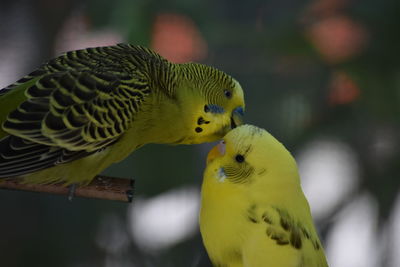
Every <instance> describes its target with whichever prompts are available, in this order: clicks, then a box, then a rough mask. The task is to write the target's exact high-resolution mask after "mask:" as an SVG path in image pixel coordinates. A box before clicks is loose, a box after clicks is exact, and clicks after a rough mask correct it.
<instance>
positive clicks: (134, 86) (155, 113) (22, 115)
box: [0, 44, 244, 184]
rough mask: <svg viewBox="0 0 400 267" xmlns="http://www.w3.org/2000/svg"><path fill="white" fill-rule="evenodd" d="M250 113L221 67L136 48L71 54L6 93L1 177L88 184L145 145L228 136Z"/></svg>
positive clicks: (0, 95) (1, 97) (1, 109)
mask: <svg viewBox="0 0 400 267" xmlns="http://www.w3.org/2000/svg"><path fill="white" fill-rule="evenodd" d="M243 112H244V98H243V91H242V88H241V87H240V85H239V83H238V82H237V81H236V80H235V79H233V78H232V77H230V76H229V75H227V74H225V73H224V72H222V71H219V70H217V69H215V68H212V67H209V66H205V65H201V64H196V63H187V64H173V63H171V62H169V61H167V60H166V59H164V58H163V57H161V56H160V55H158V54H157V53H155V52H153V51H151V50H150V49H147V48H144V47H141V46H134V45H128V44H119V45H116V46H107V47H95V48H87V49H82V50H77V51H70V52H67V53H65V54H63V55H61V56H59V57H57V58H55V59H52V60H50V61H49V62H47V63H45V64H43V65H42V66H41V67H39V68H38V69H37V70H35V71H34V72H32V73H30V74H29V75H27V76H25V77H24V78H22V79H20V80H18V81H17V82H16V83H14V84H12V85H10V86H8V87H6V88H4V89H2V90H1V91H0V123H1V129H0V178H5V177H13V176H19V177H23V178H24V179H25V181H26V182H27V183H54V182H62V183H64V184H85V183H88V182H90V181H91V180H92V179H93V178H94V177H95V176H96V175H97V174H99V173H100V172H101V171H102V170H104V169H105V168H107V167H108V166H109V165H111V164H112V163H114V162H118V161H120V160H122V159H124V158H125V157H126V156H128V155H129V154H130V153H131V152H133V151H134V150H135V149H137V148H139V147H140V146H142V145H145V144H148V143H162V144H196V143H202V142H211V141H215V140H217V139H220V138H222V137H223V136H224V135H225V134H226V133H227V132H228V131H229V130H230V129H231V128H234V127H236V126H237V125H240V124H241V119H242V115H243Z"/></svg>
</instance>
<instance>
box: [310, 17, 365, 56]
mask: <svg viewBox="0 0 400 267" xmlns="http://www.w3.org/2000/svg"><path fill="white" fill-rule="evenodd" d="M308 36H309V38H310V40H311V42H312V43H313V45H314V46H315V48H316V50H317V51H318V52H319V53H320V54H321V56H322V57H323V58H324V59H325V60H326V61H327V62H329V63H340V62H343V61H345V60H348V59H350V58H351V57H353V56H355V55H357V54H359V53H360V52H361V51H362V49H363V48H364V46H365V44H366V41H367V33H366V30H365V28H364V27H363V26H361V25H360V24H358V23H356V22H354V21H353V20H352V19H350V18H348V17H346V16H341V15H340V16H339V15H338V16H333V17H328V18H324V19H321V20H320V21H318V22H316V23H314V24H312V25H311V26H310V27H309V29H308Z"/></svg>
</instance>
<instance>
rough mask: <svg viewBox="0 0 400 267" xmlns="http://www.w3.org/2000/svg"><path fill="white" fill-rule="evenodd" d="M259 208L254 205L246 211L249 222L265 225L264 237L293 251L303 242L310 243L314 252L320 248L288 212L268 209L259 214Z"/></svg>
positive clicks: (305, 229)
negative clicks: (290, 247) (259, 222)
mask: <svg viewBox="0 0 400 267" xmlns="http://www.w3.org/2000/svg"><path fill="white" fill-rule="evenodd" d="M259 212H260V211H259V208H258V207H257V206H255V205H252V206H250V208H249V209H248V210H247V214H248V217H249V221H251V222H252V223H258V219H257V218H261V220H260V221H261V222H264V223H265V225H266V228H265V233H266V235H267V236H268V237H269V238H270V239H272V240H275V241H276V244H278V245H290V246H292V247H293V248H295V249H301V248H302V246H303V243H304V242H311V244H312V246H313V247H314V249H315V250H319V249H320V248H321V244H320V243H319V240H318V239H316V238H314V237H313V236H312V235H311V233H310V231H309V230H308V229H307V228H306V227H305V226H304V225H302V224H301V223H300V222H299V221H297V220H295V219H294V218H293V217H292V216H290V214H289V213H288V212H286V211H285V210H283V209H280V208H269V209H267V210H265V211H264V212H262V213H261V216H260V217H258V216H257V215H256V214H259Z"/></svg>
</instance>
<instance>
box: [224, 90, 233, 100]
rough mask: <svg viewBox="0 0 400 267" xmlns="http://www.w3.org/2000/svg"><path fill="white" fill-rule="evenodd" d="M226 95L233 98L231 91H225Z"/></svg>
mask: <svg viewBox="0 0 400 267" xmlns="http://www.w3.org/2000/svg"><path fill="white" fill-rule="evenodd" d="M224 95H225V96H226V97H227V98H231V97H232V92H231V91H229V90H227V89H225V90H224Z"/></svg>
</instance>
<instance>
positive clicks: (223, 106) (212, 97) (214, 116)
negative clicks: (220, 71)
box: [185, 74, 245, 144]
mask: <svg viewBox="0 0 400 267" xmlns="http://www.w3.org/2000/svg"><path fill="white" fill-rule="evenodd" d="M224 75H225V74H224ZM227 77H229V76H227ZM211 85H212V86H211ZM211 85H210V86H209V88H207V83H206V84H205V85H204V87H202V88H200V89H199V91H198V92H199V93H200V97H196V98H195V99H196V100H195V101H193V102H191V103H190V105H191V106H192V108H191V110H193V113H192V114H191V115H190V116H189V119H190V120H191V121H190V122H188V123H187V124H188V125H190V126H189V129H188V130H189V131H190V132H191V133H190V134H189V138H188V139H187V140H185V143H191V144H197V143H204V142H213V141H216V140H218V139H221V138H222V137H223V136H225V134H226V133H228V132H229V131H230V130H231V129H234V128H236V127H237V126H239V125H241V124H242V123H243V115H244V108H245V103H244V96H243V90H242V87H241V86H240V84H239V83H238V82H237V81H236V80H234V79H232V78H230V77H229V79H226V80H221V81H218V82H217V83H214V84H211Z"/></svg>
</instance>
